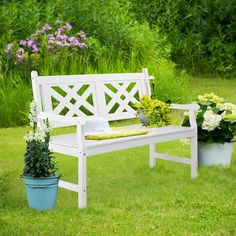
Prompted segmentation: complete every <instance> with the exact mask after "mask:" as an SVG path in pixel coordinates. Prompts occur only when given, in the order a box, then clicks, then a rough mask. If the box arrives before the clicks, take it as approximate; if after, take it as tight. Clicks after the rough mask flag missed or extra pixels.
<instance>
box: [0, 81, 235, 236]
mask: <svg viewBox="0 0 236 236" xmlns="http://www.w3.org/2000/svg"><path fill="white" fill-rule="evenodd" d="M190 87H191V89H192V91H188V94H187V93H186V96H187V97H189V99H192V98H193V97H195V96H196V95H197V94H199V93H205V92H211V91H213V92H215V93H216V94H218V95H220V96H224V97H225V98H226V99H228V100H229V101H231V102H235V103H236V81H235V80H233V81H230V80H220V79H217V80H213V79H201V80H194V79H193V80H191V81H190ZM27 130H28V127H20V128H7V129H0V235H1V236H2V235H6V236H7V235H17V236H18V235H30V236H31V235H43V236H46V235H236V144H234V152H233V157H232V163H231V167H230V168H220V167H212V168H209V167H208V168H199V177H198V179H196V180H191V179H190V167H189V166H187V165H183V164H179V163H172V162H167V161H162V160H157V165H156V167H155V168H153V169H150V168H149V157H148V146H145V147H139V148H135V149H129V150H123V151H119V152H113V153H108V154H104V155H99V156H95V157H91V158H89V159H88V161H87V166H88V170H87V172H88V177H87V194H88V202H87V204H88V207H87V208H86V209H83V210H80V209H78V208H77V194H76V193H74V192H70V191H68V190H64V189H59V192H58V199H57V206H56V208H55V209H54V210H50V211H36V210H32V209H28V207H27V200H26V194H25V187H24V184H23V181H22V179H21V178H20V175H21V173H22V169H23V159H24V151H25V142H24V140H23V139H22V137H23V136H24V134H25V133H26V132H27ZM157 149H158V151H159V152H168V153H172V154H176V155H183V156H189V147H188V146H183V145H182V144H181V142H179V141H175V142H169V143H164V144H158V145H157ZM55 156H56V157H57V160H58V167H59V169H60V172H61V173H62V175H63V178H64V179H66V180H69V181H74V182H75V181H76V180H77V174H76V172H77V159H76V158H73V157H66V156H62V155H57V154H55Z"/></svg>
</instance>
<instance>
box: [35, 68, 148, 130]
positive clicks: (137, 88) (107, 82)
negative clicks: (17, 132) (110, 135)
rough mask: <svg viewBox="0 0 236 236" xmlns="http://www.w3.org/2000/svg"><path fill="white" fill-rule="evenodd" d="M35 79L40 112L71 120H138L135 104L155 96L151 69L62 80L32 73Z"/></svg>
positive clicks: (63, 76)
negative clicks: (145, 95)
mask: <svg viewBox="0 0 236 236" xmlns="http://www.w3.org/2000/svg"><path fill="white" fill-rule="evenodd" d="M31 78H32V86H33V95H34V100H35V101H36V102H38V103H39V104H40V110H41V111H45V112H52V113H54V114H59V115H64V116H69V117H74V116H78V117H86V116H101V117H105V118H107V119H108V120H109V121H111V120H122V119H129V118H134V117H135V110H134V108H133V104H134V103H135V102H138V101H139V99H140V97H141V96H142V95H143V94H147V95H149V96H150V95H151V90H150V83H149V79H150V77H149V76H148V71H147V69H143V71H142V72H141V73H113V74H86V75H60V76H59V75H58V76H38V73H37V72H36V71H32V73H31ZM58 126H59V125H58Z"/></svg>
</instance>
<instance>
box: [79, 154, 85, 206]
mask: <svg viewBox="0 0 236 236" xmlns="http://www.w3.org/2000/svg"><path fill="white" fill-rule="evenodd" d="M78 159H79V160H78V165H79V167H78V170H79V173H78V178H79V196H78V197H79V199H78V207H79V208H85V207H86V156H85V155H81V156H79V158H78Z"/></svg>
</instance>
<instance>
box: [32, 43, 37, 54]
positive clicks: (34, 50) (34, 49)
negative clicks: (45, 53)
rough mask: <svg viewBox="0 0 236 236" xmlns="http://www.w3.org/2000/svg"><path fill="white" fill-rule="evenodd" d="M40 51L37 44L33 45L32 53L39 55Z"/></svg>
mask: <svg viewBox="0 0 236 236" xmlns="http://www.w3.org/2000/svg"><path fill="white" fill-rule="evenodd" d="M38 51H39V48H38V47H37V45H36V44H33V45H32V52H34V53H37V52H38Z"/></svg>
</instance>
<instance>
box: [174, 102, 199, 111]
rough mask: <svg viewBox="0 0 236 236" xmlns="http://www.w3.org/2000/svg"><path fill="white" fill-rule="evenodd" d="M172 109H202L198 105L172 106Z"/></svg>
mask: <svg viewBox="0 0 236 236" xmlns="http://www.w3.org/2000/svg"><path fill="white" fill-rule="evenodd" d="M170 108H171V109H176V110H188V111H197V110H199V109H200V107H199V105H198V104H171V105H170Z"/></svg>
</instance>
